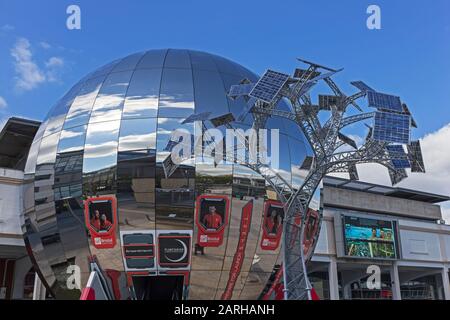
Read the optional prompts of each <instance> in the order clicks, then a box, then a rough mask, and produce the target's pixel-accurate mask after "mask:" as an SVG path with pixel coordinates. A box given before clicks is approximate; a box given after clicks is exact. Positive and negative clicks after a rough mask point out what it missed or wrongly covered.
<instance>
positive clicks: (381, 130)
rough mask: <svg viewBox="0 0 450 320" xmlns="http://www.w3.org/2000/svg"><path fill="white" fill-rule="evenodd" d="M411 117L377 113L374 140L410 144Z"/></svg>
mask: <svg viewBox="0 0 450 320" xmlns="http://www.w3.org/2000/svg"><path fill="white" fill-rule="evenodd" d="M410 124H411V116H409V115H407V114H397V113H390V112H381V111H377V112H375V118H374V128H373V134H372V138H373V139H374V140H377V141H383V142H391V143H401V144H409V139H410V129H411V128H410Z"/></svg>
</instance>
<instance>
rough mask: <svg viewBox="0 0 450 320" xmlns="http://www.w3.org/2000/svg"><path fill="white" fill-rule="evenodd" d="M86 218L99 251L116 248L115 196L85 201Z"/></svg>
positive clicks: (87, 225) (94, 243)
mask: <svg viewBox="0 0 450 320" xmlns="http://www.w3.org/2000/svg"><path fill="white" fill-rule="evenodd" d="M84 218H85V223H86V227H87V228H88V229H89V233H90V235H91V241H92V244H93V246H94V247H95V248H97V249H110V248H114V247H115V246H116V228H117V200H116V197H115V196H101V197H91V198H87V199H86V200H85V201H84Z"/></svg>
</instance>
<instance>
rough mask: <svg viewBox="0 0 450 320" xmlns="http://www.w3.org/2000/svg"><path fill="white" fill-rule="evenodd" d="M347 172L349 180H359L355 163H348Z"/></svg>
mask: <svg viewBox="0 0 450 320" xmlns="http://www.w3.org/2000/svg"><path fill="white" fill-rule="evenodd" d="M348 174H349V176H350V180H352V181H357V180H359V174H358V169H356V165H355V164H349V165H348Z"/></svg>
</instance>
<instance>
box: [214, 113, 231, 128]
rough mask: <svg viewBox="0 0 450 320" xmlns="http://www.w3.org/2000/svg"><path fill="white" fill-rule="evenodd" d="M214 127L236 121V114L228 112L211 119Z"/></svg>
mask: <svg viewBox="0 0 450 320" xmlns="http://www.w3.org/2000/svg"><path fill="white" fill-rule="evenodd" d="M210 121H211V123H212V124H213V126H214V127H216V128H217V127H220V126H222V125H225V124H228V123H230V122H233V121H234V116H233V114H232V113H227V114H224V115H222V116H219V117H216V118H213V119H211V120H210Z"/></svg>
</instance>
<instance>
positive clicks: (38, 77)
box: [0, 0, 450, 194]
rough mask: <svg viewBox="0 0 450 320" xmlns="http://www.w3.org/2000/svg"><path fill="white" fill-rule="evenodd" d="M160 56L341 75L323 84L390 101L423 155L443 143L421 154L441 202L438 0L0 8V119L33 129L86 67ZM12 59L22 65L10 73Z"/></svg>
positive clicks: (449, 190) (442, 28)
mask: <svg viewBox="0 0 450 320" xmlns="http://www.w3.org/2000/svg"><path fill="white" fill-rule="evenodd" d="M70 4H77V5H79V6H80V7H81V14H82V22H81V23H82V29H81V30H75V31H70V30H68V29H67V28H66V19H67V14H66V8H67V6H68V5H70ZM370 4H376V5H379V6H380V8H381V21H382V29H381V30H369V29H368V28H367V27H366V19H367V17H368V14H367V13H366V9H367V7H368V6H369V5H370ZM167 47H170V48H191V49H198V50H204V51H208V52H212V53H216V54H219V55H222V56H225V57H227V58H230V59H232V60H234V61H236V62H238V63H241V64H243V65H245V66H246V67H248V68H249V69H251V70H253V71H255V72H257V73H262V72H263V71H264V70H265V69H267V68H272V69H275V70H279V71H284V72H291V71H292V70H293V69H294V68H295V67H296V66H297V63H296V60H295V58H296V57H298V56H300V57H304V58H306V59H309V60H313V61H316V62H318V63H322V64H325V65H329V66H333V67H336V68H338V67H345V70H344V72H342V73H341V74H339V75H338V76H336V78H335V80H336V82H338V83H339V84H340V85H342V88H343V89H344V90H346V92H347V93H352V92H355V90H354V89H353V88H352V87H351V86H350V85H348V83H349V82H350V81H352V80H364V81H366V82H367V83H368V84H369V85H371V86H372V87H374V88H376V89H377V90H380V91H384V92H387V93H393V94H398V95H400V96H401V97H402V99H403V100H404V101H405V102H406V103H407V104H408V105H409V107H410V109H411V111H412V112H413V114H414V116H415V118H416V120H417V122H418V123H419V126H420V127H419V129H417V130H415V132H414V137H416V138H419V137H424V136H426V135H428V138H427V139H428V140H424V142H426V143H428V145H427V146H423V148H424V149H429V150H435V149H436V144H438V143H442V141H443V142H444V146H439V147H438V148H440V151H441V153H440V154H435V153H433V156H428V157H432V158H429V163H430V166H429V167H430V170H429V171H430V172H431V173H427V174H428V176H426V177H431V178H430V179H431V180H430V181H429V184H430V185H433V186H435V187H427V190H430V189H431V190H430V191H433V192H438V193H444V194H450V187H447V185H448V183H447V180H448V179H447V177H448V176H449V175H450V151H448V149H446V148H445V142H446V141H448V139H450V126H447V125H448V124H449V123H450V111H449V101H450V88H449V84H450V59H449V57H450V1H448V0H433V1H429V0H428V1H425V0H408V1H405V0H371V1H366V0H341V1H334V0H314V1H312V0H309V1H305V0H292V1H287V0H279V1H265V0H260V1H243V0H240V1H235V0H228V1H213V0H152V1H138V0H128V1H112V0H109V1H107V0H96V1H75V0H71V1H63V0H57V1H56V0H53V1H51V0H40V1H23V0H0V97H1V99H0V122H1V119H5V118H6V117H8V116H11V115H21V116H26V117H29V118H34V119H39V120H41V119H43V117H44V116H45V114H46V112H47V111H48V110H49V109H50V107H51V106H52V105H53V103H54V102H55V101H56V100H57V99H58V98H59V97H60V96H62V95H63V94H64V93H65V92H66V91H67V90H68V89H69V88H70V87H71V86H72V85H73V84H74V83H75V82H76V81H78V80H79V79H80V78H81V77H82V76H84V75H85V74H87V73H88V72H90V71H92V70H94V69H95V68H97V67H98V66H100V65H102V64H104V63H106V62H109V61H111V60H113V59H115V58H119V57H123V56H125V55H128V54H130V53H133V52H136V51H140V50H146V49H151V48H167ZM17 55H20V57H21V59H22V60H23V59H24V58H25V61H21V62H22V64H21V65H19V66H18V60H17ZM20 68H22V69H20ZM18 70H19V71H21V73H20V74H19V73H18ZM24 77H25V79H23V78H24ZM27 77H28V78H27ZM2 100H3V101H2ZM429 154H431V152H429ZM436 157H437V158H439V159H440V161H441V162H440V163H437V164H436V163H435V162H436V161H434V159H435V158H436ZM425 160H426V161H427V159H425ZM447 160H448V161H447ZM433 161H434V162H433ZM443 172H444V173H443ZM443 174H444V176H443ZM445 174H447V175H445ZM433 175H434V176H433ZM442 176H443V177H444V178H445V179H444V180H442V181H441V180H439V178H442ZM385 177H387V173H386V174H385ZM420 179H421V180H417V181H418V182H417V183H416V184H414V185H413V187H420V186H421V185H423V180H424V178H420ZM375 180H377V179H375ZM438 180H439V181H438ZM412 181H415V180H414V178H413V179H412ZM408 186H409V185H408Z"/></svg>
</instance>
